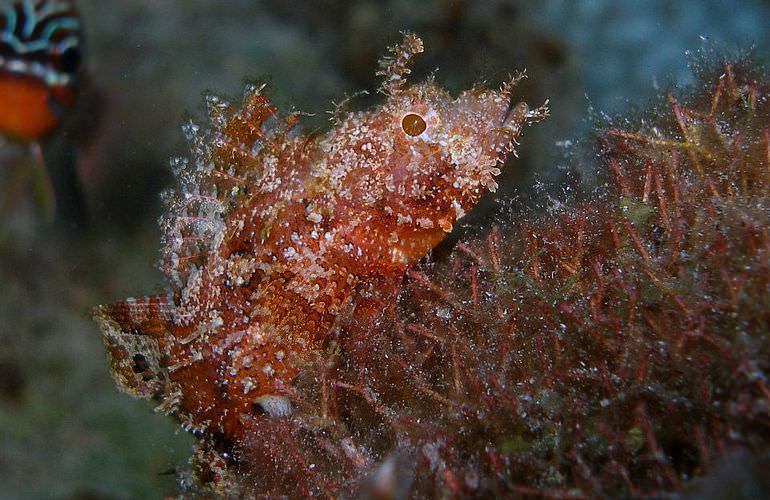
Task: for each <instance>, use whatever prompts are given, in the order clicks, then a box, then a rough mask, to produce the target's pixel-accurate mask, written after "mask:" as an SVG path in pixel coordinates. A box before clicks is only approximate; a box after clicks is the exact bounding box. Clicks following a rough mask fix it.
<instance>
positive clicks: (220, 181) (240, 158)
mask: <svg viewBox="0 0 770 500" xmlns="http://www.w3.org/2000/svg"><path fill="white" fill-rule="evenodd" d="M263 89H264V85H253V84H252V85H248V86H247V87H246V90H245V92H244V97H243V103H242V106H241V107H240V108H237V107H236V106H234V105H232V104H231V103H229V102H228V101H227V100H225V99H223V98H221V97H218V96H213V95H210V96H207V97H206V104H207V107H208V113H209V124H210V128H208V129H205V130H204V129H201V127H200V126H199V125H197V124H195V123H193V122H192V121H188V122H187V123H185V124H184V125H183V126H182V132H183V133H184V135H185V137H186V138H187V141H188V143H189V145H190V153H191V154H190V156H191V158H172V160H171V168H172V170H173V172H174V176H175V177H176V180H177V187H176V189H175V190H171V191H167V192H166V193H164V195H163V198H164V201H165V204H166V210H165V214H166V215H164V216H163V217H162V218H161V220H160V224H161V229H162V231H163V235H164V236H163V251H162V257H161V262H160V268H161V270H163V272H164V273H165V274H166V275H167V276H168V278H169V280H170V281H171V283H172V286H173V287H174V288H175V289H176V290H179V289H181V288H182V287H184V286H185V285H186V283H187V280H188V279H189V277H190V275H192V274H193V273H194V272H195V270H196V269H197V268H198V267H199V266H201V265H203V264H204V263H205V262H206V259H207V257H208V253H209V252H210V251H211V250H212V249H214V248H216V246H217V245H218V242H219V238H221V237H222V234H223V231H224V227H225V218H226V215H227V212H228V211H229V210H230V209H231V208H232V207H235V206H238V204H239V200H240V199H242V198H243V197H244V196H248V195H249V192H250V190H252V189H253V188H254V187H255V186H258V185H259V179H260V175H261V173H262V164H263V161H264V158H265V155H266V154H268V153H269V152H278V151H280V148H281V145H282V144H283V143H284V142H285V141H286V140H287V138H288V137H289V136H290V134H291V133H292V131H293V130H294V129H295V127H296V125H297V124H298V121H299V114H298V113H294V114H290V115H289V116H288V117H287V118H285V119H284V118H282V117H280V116H279V115H278V113H277V110H276V108H275V106H274V105H273V104H272V103H271V102H270V101H269V100H268V99H267V98H266V97H265V96H264V94H263V93H262V90H263Z"/></svg>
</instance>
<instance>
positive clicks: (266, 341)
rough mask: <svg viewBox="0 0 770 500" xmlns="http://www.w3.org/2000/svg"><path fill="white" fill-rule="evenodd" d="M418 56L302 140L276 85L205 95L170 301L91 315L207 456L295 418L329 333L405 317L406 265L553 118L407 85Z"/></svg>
mask: <svg viewBox="0 0 770 500" xmlns="http://www.w3.org/2000/svg"><path fill="white" fill-rule="evenodd" d="M422 49H423V47H422V41H421V40H420V38H418V37H417V36H415V35H413V34H409V33H407V34H405V35H404V40H403V42H402V43H401V44H400V45H398V46H395V47H392V48H391V49H390V51H391V56H389V57H386V58H384V59H383V60H382V61H381V63H380V68H381V69H380V71H379V73H378V74H380V75H381V76H383V84H382V86H381V87H380V91H381V92H382V93H383V94H384V95H385V96H386V99H385V102H384V103H382V104H381V105H379V106H377V107H375V108H373V109H370V110H368V111H363V112H354V113H348V114H347V115H342V114H339V115H338V119H337V121H336V124H335V126H334V128H333V129H332V130H330V131H329V132H328V133H326V134H325V135H323V136H319V137H310V136H306V135H303V134H300V133H299V132H298V130H297V128H296V125H297V123H298V118H299V114H298V113H293V114H290V115H288V116H286V117H284V116H281V115H280V114H279V113H278V112H277V110H276V108H275V107H274V106H273V105H272V104H271V103H270V101H269V100H268V99H267V98H266V97H265V96H264V94H263V90H264V85H251V86H249V87H248V88H247V89H246V92H245V95H244V99H243V102H242V103H241V104H240V105H239V106H238V105H233V104H231V103H229V102H227V101H225V100H223V99H221V98H219V97H215V96H211V97H209V98H207V105H208V111H209V128H202V127H200V126H198V125H196V124H194V123H192V122H190V123H187V124H185V125H184V126H183V132H184V134H185V136H186V137H187V140H188V142H189V144H190V157H189V158H177V159H173V160H172V162H171V166H172V169H173V170H174V175H175V177H176V179H177V186H176V188H175V189H174V190H172V191H169V192H167V193H165V194H164V200H165V203H166V213H165V215H163V216H162V217H161V220H160V225H161V228H162V231H163V248H162V252H161V260H160V268H161V269H162V271H163V272H164V273H165V275H166V277H167V278H168V281H169V285H170V288H171V293H170V297H169V298H168V299H165V300H164V301H163V302H162V305H163V307H162V308H161V307H148V306H147V304H148V303H149V304H156V303H160V299H158V298H150V299H144V300H140V301H133V302H132V301H123V302H119V303H117V304H113V305H112V306H106V307H102V308H100V309H98V310H97V312H96V318H97V321H98V322H99V324H100V326H101V329H102V332H103V334H104V337H105V343H106V344H107V347H108V351H109V353H110V359H111V361H112V364H113V371H114V375H115V378H116V380H117V381H118V383H119V385H121V387H123V389H124V390H126V391H128V392H130V393H132V394H134V395H137V396H140V397H152V398H155V399H158V400H160V401H162V404H161V407H162V411H164V412H175V413H176V415H177V418H179V420H180V421H181V422H182V424H183V426H184V427H185V428H186V429H189V430H191V431H193V432H196V433H198V434H201V435H202V440H203V444H202V446H204V448H205V447H207V446H208V447H209V448H215V449H216V450H218V451H217V452H218V453H230V454H231V456H232V453H233V450H232V449H231V447H232V444H233V443H238V442H241V441H242V440H244V439H246V438H247V437H248V435H249V433H250V432H251V429H252V428H253V426H254V425H256V424H255V423H254V422H255V421H256V420H255V419H264V418H269V417H275V416H285V415H288V414H289V412H290V411H291V405H290V403H289V401H291V400H292V398H293V397H294V396H293V392H292V384H293V382H294V380H295V378H296V377H297V376H298V375H299V374H300V373H302V371H303V368H304V367H306V366H309V361H310V360H313V359H318V357H319V356H322V355H323V353H324V349H326V348H327V347H328V346H327V343H328V342H329V338H330V335H331V333H330V332H332V331H334V332H335V335H338V334H339V335H344V331H342V332H339V331H338V327H337V326H338V325H339V319H340V318H341V317H343V316H345V315H347V314H352V315H354V316H355V315H358V316H361V315H367V314H376V312H377V311H378V310H381V309H382V308H383V307H385V306H386V305H387V304H388V303H389V302H390V303H392V301H393V298H394V297H395V296H396V294H397V292H398V289H399V285H400V282H401V280H402V278H403V275H404V272H405V271H406V269H408V268H409V267H410V266H412V265H413V264H415V263H416V262H417V261H418V260H419V259H421V258H422V257H424V256H425V255H426V254H427V253H428V252H429V251H430V250H431V249H432V248H434V247H435V246H436V245H437V244H438V243H439V242H440V241H441V240H442V239H443V238H444V236H445V235H446V234H447V233H448V232H449V231H451V229H452V226H453V224H454V223H455V222H456V221H457V220H458V219H459V218H460V217H462V216H463V215H464V214H465V213H466V212H468V211H470V210H471V208H472V207H473V206H474V205H475V204H476V202H477V201H478V200H479V198H480V197H481V196H482V195H483V194H484V193H486V192H487V191H494V189H495V188H496V186H497V184H496V182H495V180H494V179H495V177H496V176H497V175H498V174H499V173H500V168H501V166H502V164H503V163H504V161H505V160H506V158H507V157H508V156H509V154H510V153H511V152H513V151H514V146H515V145H516V144H517V142H516V141H517V139H518V137H519V135H520V133H521V131H522V129H523V128H524V126H525V125H529V124H532V123H535V122H537V121H539V120H541V119H543V118H544V117H545V116H546V115H547V108H546V107H545V106H543V107H540V108H537V109H534V110H533V109H530V108H529V107H528V106H527V105H526V104H525V103H519V104H516V105H515V106H511V97H510V92H511V87H512V86H513V84H514V83H515V81H516V79H513V80H511V81H510V82H508V83H507V84H505V85H503V88H502V90H500V91H494V90H490V89H483V88H474V89H472V90H469V91H466V92H463V93H461V94H460V95H459V96H458V97H456V98H454V97H452V96H450V95H449V94H448V93H447V92H446V91H444V90H441V89H440V88H438V87H436V86H435V85H434V83H433V81H432V80H428V81H426V82H423V83H420V84H415V85H407V82H406V76H407V75H408V74H409V69H408V65H409V63H410V61H411V59H412V57H413V56H414V55H415V54H417V53H419V52H422ZM405 117H409V118H408V120H405ZM405 123H407V126H406V128H405V126H404V124H405ZM150 327H151V328H150ZM364 342H365V339H364ZM136 354H140V355H142V356H143V357H144V358H145V359H148V360H151V361H152V362H151V363H149V365H148V367H147V372H148V376H149V375H152V376H153V381H151V382H150V381H146V380H144V378H143V377H142V375H143V371H144V370H141V371H142V373H139V374H138V375H137V374H136V370H140V369H142V368H143V366H141V367H137V368H134V366H133V365H132V364H131V362H130V360H131V359H133V358H132V356H134V355H136ZM255 405H256V406H258V407H259V408H261V409H262V412H261V413H264V414H266V415H260V414H259V413H260V412H259V411H255ZM214 436H217V438H216V439H214ZM240 459H244V458H243V457H240Z"/></svg>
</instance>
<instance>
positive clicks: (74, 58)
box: [59, 47, 80, 73]
mask: <svg viewBox="0 0 770 500" xmlns="http://www.w3.org/2000/svg"><path fill="white" fill-rule="evenodd" d="M79 65H80V51H79V50H78V49H76V48H73V47H70V48H68V49H67V50H65V51H64V52H62V53H61V54H60V55H59V68H60V69H61V71H62V72H64V73H75V72H77V69H78V66H79Z"/></svg>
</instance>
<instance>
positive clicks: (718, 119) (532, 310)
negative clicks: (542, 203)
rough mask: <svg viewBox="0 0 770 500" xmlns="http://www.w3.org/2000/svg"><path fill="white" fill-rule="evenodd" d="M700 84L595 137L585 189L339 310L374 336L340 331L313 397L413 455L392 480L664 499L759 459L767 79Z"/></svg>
mask: <svg viewBox="0 0 770 500" xmlns="http://www.w3.org/2000/svg"><path fill="white" fill-rule="evenodd" d="M701 78H707V79H706V80H705V81H704V82H703V83H702V84H703V85H704V87H703V88H702V90H701V91H700V92H698V93H696V94H694V95H689V96H687V95H685V96H682V95H676V94H673V93H672V94H669V95H667V96H666V99H665V105H663V106H661V107H660V108H658V109H655V110H653V112H651V113H650V114H649V115H647V116H646V117H645V118H644V119H643V120H642V121H641V122H639V123H636V124H633V123H632V122H624V123H623V125H622V126H621V125H617V124H611V125H609V126H606V127H605V128H604V129H603V130H601V131H600V132H599V158H600V161H601V169H602V170H603V171H604V175H603V179H602V183H603V184H602V186H603V187H600V188H597V189H596V190H594V191H592V192H591V193H590V194H589V195H588V196H587V197H586V199H585V200H583V201H579V200H572V201H567V202H565V203H564V204H563V205H561V206H560V207H559V208H558V209H556V210H544V213H537V212H527V213H525V214H520V215H514V216H513V217H512V219H511V220H507V221H505V223H504V224H501V225H498V226H496V227H494V228H493V229H492V230H491V231H490V232H489V233H488V234H487V235H485V236H482V237H474V238H471V239H470V240H468V241H465V242H461V243H459V244H458V245H456V247H455V249H454V251H453V253H452V254H451V255H450V256H449V258H448V259H446V260H442V261H440V262H437V263H434V264H432V265H424V266H423V267H421V268H419V269H415V270H412V271H409V272H408V284H407V286H406V289H405V291H404V293H402V295H401V297H400V301H399V306H398V308H397V310H396V311H395V312H391V313H387V312H386V313H384V314H383V315H382V317H380V318H379V319H378V322H376V323H375V325H374V326H372V325H371V324H367V323H360V322H359V323H356V322H355V321H354V322H353V324H354V326H353V327H352V328H351V329H352V331H354V332H355V331H356V328H361V329H363V330H365V331H372V332H373V333H370V334H369V340H368V342H369V343H370V346H371V345H375V346H376V348H370V349H369V350H368V351H367V352H365V353H364V352H362V351H361V350H359V349H358V347H357V346H355V345H352V343H351V342H349V341H347V340H346V339H345V338H342V337H341V338H340V342H341V344H342V347H341V349H340V351H341V354H340V355H339V356H340V360H339V361H338V363H337V364H336V365H335V367H334V369H330V370H329V372H328V373H329V375H328V379H326V380H325V381H324V382H323V383H324V384H326V392H325V393H324V394H329V395H328V396H327V397H328V399H329V402H328V403H326V404H325V405H323V404H322V405H321V406H322V407H328V408H330V410H329V412H330V413H331V414H333V415H334V416H335V418H340V419H342V420H343V421H344V422H345V425H346V426H347V428H348V429H349V430H350V432H351V434H352V435H353V436H356V437H358V438H359V439H360V440H361V441H363V442H366V443H368V445H367V446H366V449H367V450H370V451H372V450H387V451H381V452H380V453H384V456H386V457H399V456H402V457H403V456H405V457H409V461H410V462H411V463H417V464H418V465H417V467H414V468H413V467H410V466H408V465H402V466H400V467H395V468H394V469H393V470H392V472H391V476H392V478H394V479H393V480H392V482H391V483H390V487H391V490H390V491H396V490H395V488H396V486H395V485H396V484H403V483H408V484H410V490H411V492H412V494H415V495H418V496H428V497H434V496H452V497H464V496H474V497H475V496H488V495H505V496H536V497H559V498H562V497H566V498H582V497H595V496H610V497H627V496H652V497H658V496H661V495H665V494H666V493H670V492H674V491H680V490H682V489H683V488H684V487H685V486H686V485H688V483H691V482H692V483H694V484H696V485H697V481H692V480H693V479H694V478H697V477H698V476H703V475H706V474H708V473H709V472H710V471H712V470H714V469H715V468H716V467H717V465H718V464H719V463H720V462H721V461H724V460H730V459H731V457H732V456H733V455H735V454H736V453H737V454H743V453H746V454H749V456H754V457H757V459H761V457H762V456H763V455H764V456H766V454H767V452H768V450H770V392H769V391H768V374H769V373H770V362H769V360H770V339H769V338H768V332H769V331H770V267H768V266H769V261H768V257H769V256H770V234H769V233H768V228H770V197H769V196H770V191H769V190H768V187H770V155H768V152H770V142H768V141H769V140H770V135H768V134H769V133H768V130H770V83H769V82H768V79H767V76H766V75H765V74H764V73H762V71H759V70H755V69H751V68H750V67H748V66H746V65H745V64H725V65H724V66H722V67H720V68H719V70H718V71H717V72H711V73H708V72H705V71H704V76H701ZM351 357H353V358H355V359H356V362H355V363H352V362H351V361H350V358H351ZM319 392H321V391H320V390H319ZM351 414H352V416H351ZM351 422H352V423H351ZM362 422H366V423H368V425H370V426H374V427H376V426H382V427H387V428H388V429H389V430H388V431H382V432H381V433H379V434H378V438H379V439H382V438H383V436H386V435H390V436H393V437H392V438H391V439H389V440H387V441H386V442H385V443H384V444H380V445H379V446H381V447H382V448H378V447H376V446H374V443H378V440H377V439H373V438H372V437H371V436H370V435H367V434H366V431H365V430H364V426H365V425H366V424H364V423H362ZM739 450H740V451H739ZM375 455H377V452H375ZM388 460H390V458H387V459H385V460H384V461H381V462H380V465H379V466H378V467H379V469H378V470H379V471H380V472H379V473H382V474H384V473H385V472H382V471H385V470H386V469H387V468H388V467H389V465H388V464H389V462H388ZM255 474H256V472H255ZM369 486H370V487H372V488H373V487H375V486H376V485H369Z"/></svg>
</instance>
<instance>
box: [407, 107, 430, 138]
mask: <svg viewBox="0 0 770 500" xmlns="http://www.w3.org/2000/svg"><path fill="white" fill-rule="evenodd" d="M427 126H428V125H427V124H426V123H425V120H423V119H422V116H420V115H417V114H415V113H409V114H408V115H406V116H405V117H404V119H403V120H401V128H403V129H404V132H406V133H407V134H409V135H411V136H418V135H420V134H422V133H423V132H425V128H426V127H427Z"/></svg>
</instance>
